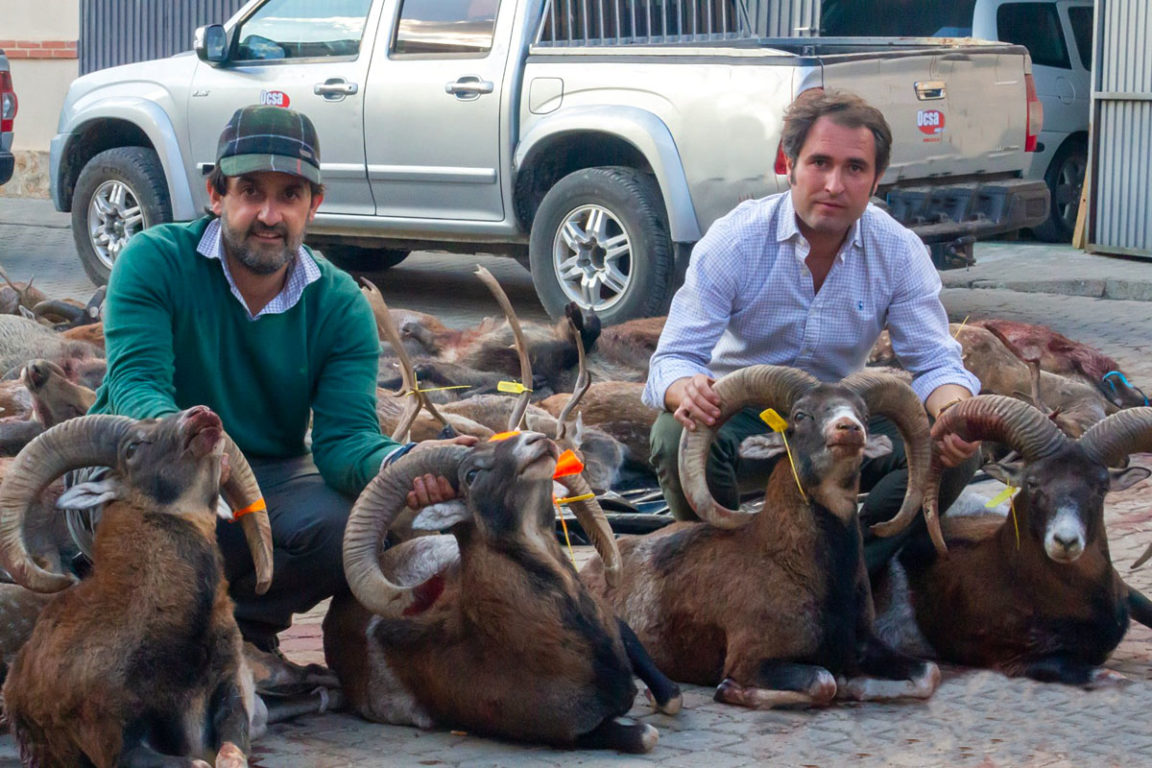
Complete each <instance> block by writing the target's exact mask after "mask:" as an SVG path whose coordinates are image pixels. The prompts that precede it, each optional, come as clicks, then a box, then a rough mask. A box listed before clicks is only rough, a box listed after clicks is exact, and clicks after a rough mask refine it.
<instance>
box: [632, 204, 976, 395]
mask: <svg viewBox="0 0 1152 768" xmlns="http://www.w3.org/2000/svg"><path fill="white" fill-rule="evenodd" d="M808 252H809V245H808V241H807V240H805V238H804V236H803V235H802V234H801V233H800V230H799V227H798V226H797V224H796V212H795V209H794V208H793V205H792V194H791V192H783V193H781V194H778V195H772V196H770V197H765V198H761V199H759V200H750V201H747V202H745V203H742V204H741V205H739V206H737V207H736V208H735V209H734V210H733V211H731V212H730V213H729V214H728V215H726V216H724V217H723V218H721V219H718V220H717V221H716V222H715V223H714V224H713V225H712V226H711V227H710V228H709V230H708V232H707V234H705V236H704V237H703V238H701V240H700V242H699V243H697V244H696V247H695V248H694V249H693V252H692V260H691V262H690V264H689V266H688V272H687V275H686V276H685V281H684V286H683V287H682V288H680V290H679V291H677V293H676V296H675V298H674V299H673V300H672V306H671V309H670V310H669V313H668V322H667V324H666V325H665V326H664V331H663V333H662V334H661V335H660V343H659V345H658V346H657V348H656V352H655V354H653V355H652V360H651V363H650V366H649V373H648V382H647V385H646V386H645V388H644V395H643V399H644V402H645V403H646V404H647V405H648V406H649V407H652V408H659V409H661V410H663V408H664V393H665V391H666V390H667V389H668V386H669V385H670V384H672V382H674V381H676V380H677V379H680V378H683V377H685V376H693V375H695V374H697V373H703V374H706V375H708V376H714V377H719V376H723V375H725V374H727V373H731V372H732V371H735V370H737V369H739V368H744V367H747V366H749V365H757V364H762V363H769V364H773V365H787V366H792V367H794V368H800V369H802V370H805V371H807V372H808V373H810V374H812V375H813V376H815V377H816V378H817V379H820V380H821V381H838V380H840V379H842V378H844V377H845V376H847V375H848V374H850V373H853V372H854V371H857V370H860V369H861V368H862V367H863V366H864V364H865V362H866V361H867V359H868V353H869V351H870V350H871V349H872V345H873V344H874V343H875V342H876V338H877V337H878V336H879V335H880V332H881V331H882V330H884V328H885V327H887V328H888V329H889V330H890V332H891V334H892V346H893V350H894V351H895V352H896V355H897V356H898V357H899V358H900V361H901V363H903V365H904V367H905V368H907V369H908V370H909V371H911V372H912V373H913V375H914V377H915V378H914V379H913V381H912V388H913V389H914V390H915V391H916V394H918V395H919V396H920V399H921V400H924V399H925V398H927V397H928V395H929V394H931V393H932V391H933V390H934V389H936V388H937V387H938V386H940V385H941V384H959V385H960V386H963V387H966V388H968V389H969V390H970V391H971V392H973V393H974V394H975V393H977V392H979V391H980V381H979V379H977V378H976V377H975V376H973V375H972V374H971V373H969V372H968V371H967V370H965V368H964V365H963V363H962V362H961V359H960V344H959V343H958V342H957V341H956V340H955V339H953V338H952V337H951V336H950V335H949V333H948V317H947V314H946V313H945V312H944V307H943V305H941V303H940V288H941V283H940V276H939V275H938V274H937V273H936V269H935V267H934V266H933V265H932V260H931V258H929V256H928V250H927V248H926V247H925V246H924V243H923V242H921V240H920V238H919V237H917V236H916V234H915V233H914V232H912V231H911V230H909V229H907V228H905V227H904V226H903V225H901V224H900V223H899V222H897V221H896V220H895V219H893V218H892V217H891V216H889V215H888V214H887V213H885V212H884V211H882V210H880V209H879V208H877V207H875V206H873V205H871V204H869V206H868V208H867V210H865V212H864V215H863V216H861V217H860V219H859V220H858V221H857V222H856V223H855V224H853V226H852V229H851V230H850V231H849V232H848V236H847V237H846V238H845V239H844V244H843V245H842V246H841V248H840V251H839V252H838V253H837V255H836V259H835V261H834V262H833V265H832V268H831V270H829V272H828V275H827V277H826V278H825V280H824V284H823V285H822V286H821V288H820V292H819V293H816V292H815V291H814V289H813V285H812V273H811V272H810V271H809V270H808V266H807V265H806V264H805V263H804V260H805V258H807V256H808Z"/></svg>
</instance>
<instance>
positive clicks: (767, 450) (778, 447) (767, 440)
mask: <svg viewBox="0 0 1152 768" xmlns="http://www.w3.org/2000/svg"><path fill="white" fill-rule="evenodd" d="M784 450H785V449H784V438H783V437H781V436H780V433H779V432H770V433H768V434H764V435H751V436H750V437H746V438H744V442H742V443H740V457H741V458H743V459H771V458H772V457H774V456H779V455H780V454H781V453H783V452H784Z"/></svg>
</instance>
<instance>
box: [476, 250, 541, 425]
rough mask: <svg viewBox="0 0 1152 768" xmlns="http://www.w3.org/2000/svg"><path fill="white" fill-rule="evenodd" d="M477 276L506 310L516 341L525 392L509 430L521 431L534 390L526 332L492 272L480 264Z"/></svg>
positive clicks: (521, 380)
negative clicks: (525, 339) (530, 387)
mask: <svg viewBox="0 0 1152 768" xmlns="http://www.w3.org/2000/svg"><path fill="white" fill-rule="evenodd" d="M475 275H476V277H478V278H480V281H481V282H483V283H484V285H486V286H488V290H489V291H491V292H492V296H493V297H495V299H496V301H497V302H498V303H499V304H500V309H502V310H504V317H505V318H507V320H508V326H509V327H510V328H511V329H512V336H513V337H514V338H515V339H516V354H517V356H519V358H520V383H521V384H522V385H523V387H524V391H523V392H521V393H520V399H519V400H517V401H516V407H515V408H513V409H512V415H511V416H509V417H508V430H509V431H512V430H516V429H520V428H521V426H522V423H523V421H524V412H525V411H527V410H528V400H529V398H531V397H532V390H531V389H529V388H528V387H529V386H530V385H531V384H532V361H531V360H529V359H528V344H527V343H526V342H525V341H524V331H523V330H522V329H521V328H520V319H519V318H518V317H516V310H514V309H512V302H511V301H509V300H508V294H506V293H504V289H503V288H501V287H500V283H499V282H497V280H496V278H495V277H493V276H492V273H491V272H489V271H488V270H487V269H485V268H484V267H482V266H480V265H479V264H477V265H476V272H475Z"/></svg>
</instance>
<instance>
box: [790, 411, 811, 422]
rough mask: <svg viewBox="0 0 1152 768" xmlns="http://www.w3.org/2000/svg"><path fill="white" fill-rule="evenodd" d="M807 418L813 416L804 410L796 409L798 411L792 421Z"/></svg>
mask: <svg viewBox="0 0 1152 768" xmlns="http://www.w3.org/2000/svg"><path fill="white" fill-rule="evenodd" d="M807 418H811V417H810V416H809V415H808V414H806V413H804V411H796V413H794V414H792V421H803V420H804V419H807Z"/></svg>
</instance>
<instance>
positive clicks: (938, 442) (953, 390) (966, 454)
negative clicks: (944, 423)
mask: <svg viewBox="0 0 1152 768" xmlns="http://www.w3.org/2000/svg"><path fill="white" fill-rule="evenodd" d="M970 397H972V393H971V392H969V391H968V390H967V388H965V387H962V386H960V385H959V384H941V385H940V386H938V387H936V389H934V390H932V392H931V394H929V395H928V398H927V399H926V400H925V401H924V407H925V408H926V409H927V411H928V413H929V414H930V415H931V416H932V418H934V419H936V423H935V424H933V425H932V450H933V451H934V452H935V453H937V454H938V455H939V456H940V463H941V464H943V465H944V466H946V467H949V468H951V467H958V466H960V465H961V464H963V463H964V462H965V461H967V460H968V459H969V458H971V456H972V454H974V453H976V451H978V450H980V441H979V440H977V441H976V442H973V443H969V442H966V441H964V440H961V439H960V437H959V436H958V435H944V434H943V433H942V432H941V431H940V430H939V429H938V427H939V426H940V421H939V420H940V415H941V414H943V413H944V412H945V411H947V410H948V409H949V408H951V407H952V406H954V405H956V404H957V403H961V402H963V401H965V400H967V399H968V398H970Z"/></svg>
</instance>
